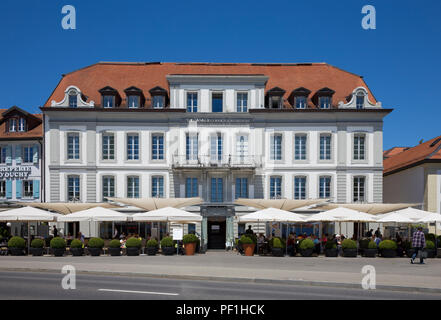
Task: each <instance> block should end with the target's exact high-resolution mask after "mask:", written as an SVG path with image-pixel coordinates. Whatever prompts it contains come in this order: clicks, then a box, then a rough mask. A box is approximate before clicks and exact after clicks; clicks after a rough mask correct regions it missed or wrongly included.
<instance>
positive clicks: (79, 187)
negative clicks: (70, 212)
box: [66, 174, 82, 203]
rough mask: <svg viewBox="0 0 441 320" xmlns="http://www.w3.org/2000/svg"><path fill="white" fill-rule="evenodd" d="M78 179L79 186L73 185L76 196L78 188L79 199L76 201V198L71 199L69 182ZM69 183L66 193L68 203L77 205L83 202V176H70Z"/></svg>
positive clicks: (68, 177)
mask: <svg viewBox="0 0 441 320" xmlns="http://www.w3.org/2000/svg"><path fill="white" fill-rule="evenodd" d="M71 178H72V179H78V185H75V184H74V185H73V188H74V189H73V191H74V194H75V193H76V191H75V190H76V188H78V197H77V198H76V200H75V197H74V198H73V199H71V198H70V190H69V189H70V183H69V180H70V179H71ZM66 180H67V181H66V182H67V186H66V191H67V201H66V202H74V203H76V202H81V199H82V197H81V191H82V190H81V182H82V179H81V175H79V174H69V175H67V179H66Z"/></svg>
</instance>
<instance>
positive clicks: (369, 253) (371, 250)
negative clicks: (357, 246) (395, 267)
mask: <svg viewBox="0 0 441 320" xmlns="http://www.w3.org/2000/svg"><path fill="white" fill-rule="evenodd" d="M377 251H378V249H377V244H376V243H375V241H369V243H368V247H367V248H365V249H364V250H363V256H365V257H367V258H375V257H376V256H377Z"/></svg>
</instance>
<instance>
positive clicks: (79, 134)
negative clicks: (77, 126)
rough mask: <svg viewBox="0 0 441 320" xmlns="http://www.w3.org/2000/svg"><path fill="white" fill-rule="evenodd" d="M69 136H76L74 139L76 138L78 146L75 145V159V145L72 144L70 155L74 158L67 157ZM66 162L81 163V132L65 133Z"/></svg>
mask: <svg viewBox="0 0 441 320" xmlns="http://www.w3.org/2000/svg"><path fill="white" fill-rule="evenodd" d="M70 136H76V137H78V144H77V147H78V158H77V157H75V154H76V152H75V149H76V148H75V146H76V145H75V143H74V144H73V146H72V152H73V153H72V154H73V155H74V157H73V158H70V157H69V138H70ZM66 161H69V162H80V161H81V132H78V131H68V132H66Z"/></svg>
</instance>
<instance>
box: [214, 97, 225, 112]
mask: <svg viewBox="0 0 441 320" xmlns="http://www.w3.org/2000/svg"><path fill="white" fill-rule="evenodd" d="M223 106H224V95H223V94H222V93H213V94H212V95H211V111H212V112H222V111H223Z"/></svg>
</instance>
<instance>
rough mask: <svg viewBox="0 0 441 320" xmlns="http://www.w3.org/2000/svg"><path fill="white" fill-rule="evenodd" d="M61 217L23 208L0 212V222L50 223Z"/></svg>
mask: <svg viewBox="0 0 441 320" xmlns="http://www.w3.org/2000/svg"><path fill="white" fill-rule="evenodd" d="M57 217H61V215H59V214H57V213H52V212H48V211H46V210H41V209H37V208H33V207H23V208H17V209H11V210H6V211H2V212H0V221H8V222H9V221H18V222H39V221H43V222H51V221H56V220H57Z"/></svg>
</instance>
